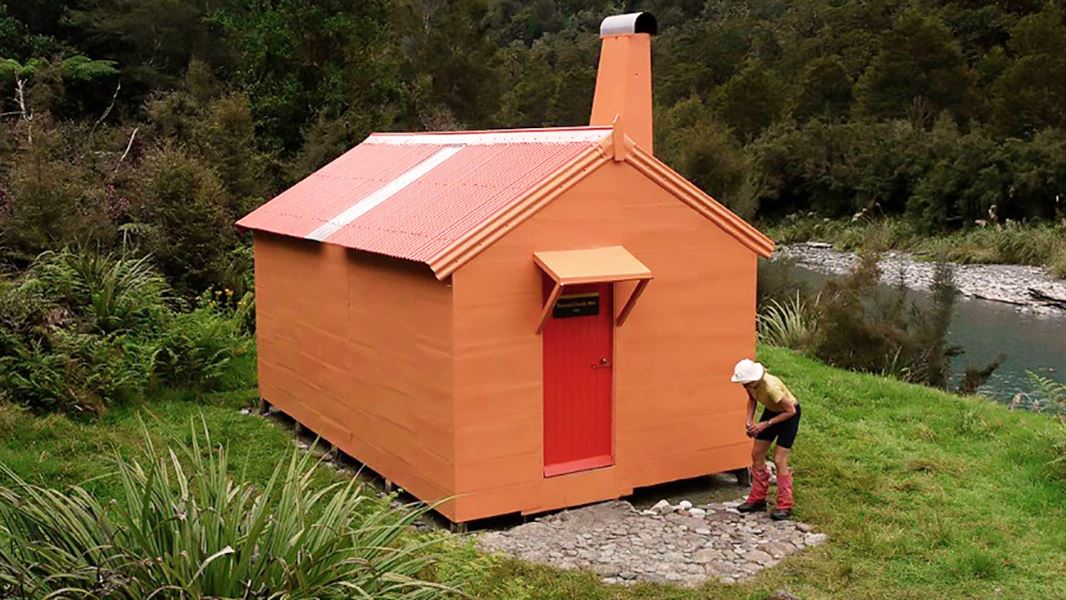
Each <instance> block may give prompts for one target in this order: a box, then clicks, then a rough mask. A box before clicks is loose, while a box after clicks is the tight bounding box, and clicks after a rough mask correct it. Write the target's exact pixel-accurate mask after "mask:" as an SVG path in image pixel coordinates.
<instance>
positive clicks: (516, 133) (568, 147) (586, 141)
mask: <svg viewBox="0 0 1066 600" xmlns="http://www.w3.org/2000/svg"><path fill="white" fill-rule="evenodd" d="M610 134H611V129H610V128H605V127H579V128H570V129H532V130H510V131H479V132H457V133H432V134H374V135H371V136H370V137H369V138H367V139H366V140H365V141H364V142H363V143H361V144H359V145H358V146H356V147H355V148H353V149H351V150H350V151H348V152H346V153H345V154H343V155H341V156H340V157H339V158H337V159H336V160H334V161H333V162H331V163H329V164H328V165H326V166H325V167H323V168H322V169H320V170H319V171H316V172H315V173H312V174H311V175H309V176H308V177H307V178H305V179H304V180H302V181H300V182H299V183H297V184H296V185H294V186H293V187H291V188H289V189H288V190H286V191H284V192H283V193H281V194H280V195H279V196H277V197H276V198H274V199H273V200H271V201H269V202H267V203H266V204H264V205H263V206H261V207H259V208H258V209H256V210H255V211H253V212H252V213H250V214H249V215H248V216H246V217H244V218H243V219H241V220H240V221H238V222H237V225H238V226H240V227H244V228H248V229H256V230H261V231H269V232H272V233H278V234H282V235H289V236H294V237H301V238H306V239H315V240H319V241H323V242H328V243H333V244H339V245H341V246H344V247H347V248H353V249H357V250H364V251H367V252H375V253H378V254H384V255H387V256H394V257H397V258H404V259H408V260H413V261H418V262H429V261H430V259H432V258H434V257H435V256H437V255H439V254H440V253H441V252H443V251H444V250H446V249H447V248H449V247H450V246H452V245H453V244H454V243H456V242H457V241H460V240H462V239H463V238H464V236H466V235H467V234H469V233H470V232H472V231H473V230H475V229H476V228H478V226H479V225H481V224H482V223H483V222H485V221H486V220H488V219H491V218H492V217H493V216H494V215H496V214H498V213H499V212H501V211H503V210H505V209H507V208H508V207H510V206H511V205H512V204H514V203H516V202H518V201H519V200H521V199H522V198H523V197H524V196H525V195H527V193H528V192H529V191H530V190H532V189H533V188H534V187H535V186H537V185H538V184H540V183H542V182H544V181H545V180H546V179H548V178H549V177H550V176H551V175H552V174H553V173H555V172H557V171H559V170H560V169H562V168H564V167H565V166H567V165H568V164H570V163H572V162H573V161H574V160H576V159H577V158H578V157H580V156H582V155H584V154H587V153H589V152H593V151H598V148H599V147H600V144H601V142H602V141H603V140H604V139H605V138H607V137H609V136H610Z"/></svg>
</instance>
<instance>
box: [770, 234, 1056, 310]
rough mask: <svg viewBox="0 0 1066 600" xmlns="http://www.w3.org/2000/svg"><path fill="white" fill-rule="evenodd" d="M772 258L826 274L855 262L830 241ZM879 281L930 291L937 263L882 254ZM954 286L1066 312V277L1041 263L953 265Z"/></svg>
mask: <svg viewBox="0 0 1066 600" xmlns="http://www.w3.org/2000/svg"><path fill="white" fill-rule="evenodd" d="M774 260H794V261H795V263H796V264H797V265H799V266H801V267H805V268H808V269H811V270H814V271H818V272H820V273H825V274H829V275H843V274H845V273H847V272H849V271H850V270H851V269H852V268H853V267H854V266H855V262H856V261H857V257H856V255H855V254H854V253H852V252H841V251H839V250H836V249H834V248H833V247H832V246H830V245H829V244H824V243H820V242H807V243H803V244H788V245H781V246H778V247H777V250H776V251H775V252H774ZM880 266H881V279H882V280H883V281H884V282H885V283H886V284H889V285H895V284H897V283H899V281H900V278H901V277H902V279H903V283H904V285H906V286H907V287H908V288H911V289H917V290H928V289H930V287H931V286H932V283H933V271H934V267H935V265H934V264H933V263H930V262H924V261H920V260H917V259H915V258H914V257H912V256H910V255H908V254H905V253H902V252H886V253H885V254H884V255H883V256H882V258H881V262H880ZM954 268H955V285H956V287H958V288H959V292H960V293H961V294H962V295H964V296H970V297H973V298H980V299H983V300H992V301H995V302H1004V303H1007V304H1011V305H1013V306H1015V307H1017V308H1018V310H1021V311H1028V312H1039V313H1049V314H1051V313H1056V314H1066V305H1064V304H1062V303H1061V302H1056V300H1055V299H1062V300H1066V281H1063V280H1057V279H1054V278H1052V277H1051V276H1050V275H1048V273H1047V272H1046V271H1045V270H1044V269H1042V268H1041V267H1032V266H1026V265H954Z"/></svg>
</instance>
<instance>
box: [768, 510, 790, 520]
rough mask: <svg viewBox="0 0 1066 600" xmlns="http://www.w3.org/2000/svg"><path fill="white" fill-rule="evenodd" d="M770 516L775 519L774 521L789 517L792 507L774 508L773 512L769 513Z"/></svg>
mask: <svg viewBox="0 0 1066 600" xmlns="http://www.w3.org/2000/svg"><path fill="white" fill-rule="evenodd" d="M770 518H771V519H773V520H775V521H784V520H786V519H791V518H792V509H791V508H784V509H781V508H775V509H774V510H773V512H771V513H770Z"/></svg>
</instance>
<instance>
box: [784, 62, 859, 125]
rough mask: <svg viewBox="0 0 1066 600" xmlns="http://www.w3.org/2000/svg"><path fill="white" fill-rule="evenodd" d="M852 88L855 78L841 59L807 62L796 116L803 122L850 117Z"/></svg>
mask: <svg viewBox="0 0 1066 600" xmlns="http://www.w3.org/2000/svg"><path fill="white" fill-rule="evenodd" d="M851 88H852V82H851V79H850V78H849V77H848V73H847V71H846V70H845V69H844V63H843V62H842V61H841V60H840V58H839V57H837V56H825V57H820V58H816V59H815V60H813V61H811V62H809V63H807V66H806V68H805V69H804V70H803V76H802V77H801V78H800V82H799V94H798V95H797V97H796V105H795V107H794V108H793V109H792V114H793V115H795V116H796V117H797V118H799V119H807V118H810V117H815V116H821V117H825V118H827V119H837V118H844V117H847V116H848V111H849V110H850V107H851Z"/></svg>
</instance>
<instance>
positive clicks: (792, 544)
mask: <svg viewBox="0 0 1066 600" xmlns="http://www.w3.org/2000/svg"><path fill="white" fill-rule="evenodd" d="M739 503H740V502H739V501H735V502H712V503H709V504H705V505H701V506H693V504H692V503H691V502H688V501H681V502H679V503H678V504H676V505H673V504H671V503H670V502H668V501H666V500H663V501H661V502H659V503H658V504H656V505H655V506H654V507H652V508H651V509H648V510H643V511H638V510H636V509H635V508H633V505H631V504H630V503H629V502H625V501H616V502H605V503H602V504H595V505H592V506H585V507H582V508H576V509H573V510H567V511H563V512H560V513H555V514H552V515H548V516H545V517H542V518H540V519H537V520H536V521H533V522H531V523H526V524H524V525H519V526H518V527H514V528H512V529H509V530H501V531H484V532H480V533H477V534H475V535H476V539H477V542H478V545H479V546H480V547H481V548H483V549H485V550H488V551H490V552H503V553H507V554H510V555H512V556H516V557H518V558H521V559H524V560H528V561H531V562H537V563H542V564H547V565H552V566H555V567H558V568H563V569H586V570H589V571H593V572H595V573H596V574H597V575H599V576H600V578H601V579H602V580H603V581H604V582H606V583H617V584H623V585H624V584H630V583H634V582H637V581H654V582H660V583H665V582H670V583H675V584H680V585H686V586H696V585H699V584H700V583H701V582H703V581H704V580H706V579H709V578H716V579H718V580H720V581H722V582H724V583H735V582H737V581H740V580H742V579H746V578H748V577H751V576H752V575H754V574H755V573H758V572H759V571H761V570H762V569H765V568H767V567H771V566H773V565H775V564H777V563H778V562H779V561H780V560H781V559H782V558H784V557H785V555H787V554H791V553H793V552H798V551H800V550H802V549H804V548H808V547H810V546H816V545H818V544H821V543H823V542H824V541H825V540H826V535H825V534H824V533H817V532H814V531H813V529H812V528H811V526H809V525H806V524H803V523H796V522H793V521H771V520H770V518H769V515H768V513H765V512H764V513H760V514H753V515H741V514H740V513H739V512H737V510H736V506H737V505H738V504H739Z"/></svg>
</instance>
